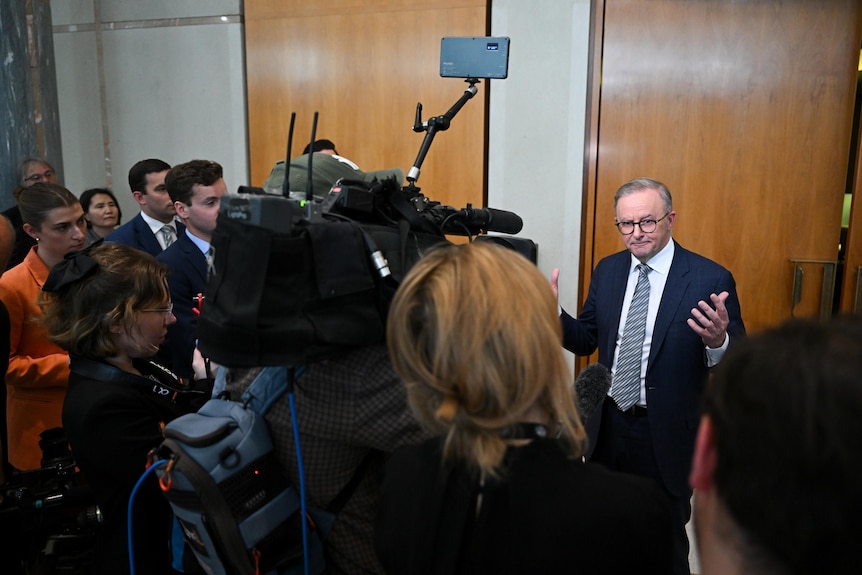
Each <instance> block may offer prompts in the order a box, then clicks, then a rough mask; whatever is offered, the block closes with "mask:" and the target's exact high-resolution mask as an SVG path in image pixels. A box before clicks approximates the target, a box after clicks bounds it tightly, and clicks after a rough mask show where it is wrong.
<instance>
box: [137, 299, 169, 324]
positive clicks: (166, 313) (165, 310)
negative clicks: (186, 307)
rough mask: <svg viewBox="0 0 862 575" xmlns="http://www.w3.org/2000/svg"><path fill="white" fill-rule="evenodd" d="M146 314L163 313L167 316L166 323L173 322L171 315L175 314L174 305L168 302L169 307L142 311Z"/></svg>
mask: <svg viewBox="0 0 862 575" xmlns="http://www.w3.org/2000/svg"><path fill="white" fill-rule="evenodd" d="M141 311H142V312H144V313H147V312H153V313H163V314H165V323H167V322H169V321H171V314H172V313H173V312H174V303H173V302H168V307H164V308H161V309H142V310H141Z"/></svg>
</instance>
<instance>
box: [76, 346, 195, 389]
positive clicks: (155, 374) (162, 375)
mask: <svg viewBox="0 0 862 575" xmlns="http://www.w3.org/2000/svg"><path fill="white" fill-rule="evenodd" d="M135 367H136V368H138V370H139V371H140V372H141V373H142V374H143V375H137V374H134V373H129V372H126V371H123V370H121V369H118V368H116V367H114V366H113V365H110V364H107V363H103V362H101V361H94V360H92V359H88V358H85V357H80V356H75V355H70V356H69V369H70V370H71V371H72V373H75V374H77V375H80V376H82V377H86V378H89V379H94V380H97V381H104V382H105V383H119V384H123V385H133V386H136V387H138V388H140V389H142V390H147V391H149V392H150V393H153V394H155V395H158V396H161V397H166V398H171V399H173V398H175V397H176V396H177V395H179V394H183V395H187V394H191V395H203V393H204V392H203V391H200V390H193V389H189V388H188V387H186V386H185V385H183V383H182V382H181V381H180V380H179V378H178V377H177V376H176V375H174V374H173V373H172V372H171V371H170V370H169V369H167V368H166V367H164V366H161V365H159V364H157V363H155V362H153V361H149V360H136V361H135Z"/></svg>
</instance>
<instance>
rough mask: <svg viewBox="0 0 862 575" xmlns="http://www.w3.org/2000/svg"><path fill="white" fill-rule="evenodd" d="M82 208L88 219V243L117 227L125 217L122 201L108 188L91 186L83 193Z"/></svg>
mask: <svg viewBox="0 0 862 575" xmlns="http://www.w3.org/2000/svg"><path fill="white" fill-rule="evenodd" d="M81 208H83V210H84V218H86V220H87V245H90V244H92V243H93V242H96V241H98V240H100V239H102V238H104V237H105V236H107V235H108V234H110V233H111V232H113V231H114V229H116V227H117V226H119V225H120V224H121V223H122V222H121V220H122V219H123V212H122V211H121V210H120V203H119V202H118V201H117V198H116V197H115V196H114V193H113V192H112V191H111V190H109V189H108V188H90V189H89V190H84V191H83V192H82V193H81Z"/></svg>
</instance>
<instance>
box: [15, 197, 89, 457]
mask: <svg viewBox="0 0 862 575" xmlns="http://www.w3.org/2000/svg"><path fill="white" fill-rule="evenodd" d="M18 206H19V208H20V209H21V216H22V219H23V220H24V224H23V229H24V232H25V233H27V234H28V235H29V236H30V237H32V238H33V239H34V240H36V245H35V246H33V247H32V248H30V251H29V252H28V254H27V256H26V257H25V258H24V261H22V262H21V263H20V264H18V265H16V266H15V267H13V268H12V269H10V270H9V271H7V272H6V273H4V274H3V276H2V277H0V300H2V301H3V303H4V304H6V308H7V309H8V311H9V323H10V330H9V344H10V349H9V367H8V368H7V370H6V389H7V392H6V398H7V404H6V416H7V421H6V424H7V429H8V433H9V437H8V441H9V453H8V458H9V463H10V464H11V465H12V467H13V468H15V469H18V470H27V469H36V468H38V467H41V459H42V452H41V449H40V447H39V434H40V433H42V432H43V431H45V430H46V429H51V428H54V427H59V426H60V425H61V421H60V412H61V410H62V407H63V398H64V397H65V395H66V386H67V384H68V379H69V358H68V354H67V353H66V352H65V351H64V350H63V349H62V348H60V347H59V346H57V345H56V344H55V343H53V342H51V341H50V340H49V339H48V334H47V332H46V330H45V327H44V326H43V325H41V324H40V323H39V322H37V321H34V320H36V319H37V318H39V317H40V316H41V315H42V314H41V312H40V311H39V307H38V305H37V298H38V295H39V289H40V288H41V287H42V284H44V283H45V280H46V278H47V277H48V272H49V271H50V269H51V268H52V267H53V266H54V265H55V264H56V263H58V262H60V261H62V260H63V256H64V255H65V254H66V253H68V252H71V251H75V250H79V249H81V248H82V247H84V234H85V224H84V211H83V210H82V209H81V204H80V203H79V202H78V198H76V197H75V196H74V195H73V194H72V192H70V191H69V190H67V189H66V188H64V187H63V186H60V185H57V184H52V183H46V182H39V183H35V184H33V185H32V186H30V187H28V188H24V189H23V190H22V191H21V194H20V196H19V197H18Z"/></svg>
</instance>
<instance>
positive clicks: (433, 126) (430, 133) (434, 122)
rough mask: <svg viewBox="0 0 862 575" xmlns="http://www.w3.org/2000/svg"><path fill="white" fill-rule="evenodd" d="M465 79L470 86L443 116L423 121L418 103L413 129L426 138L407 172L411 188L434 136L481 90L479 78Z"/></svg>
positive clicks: (446, 127) (417, 177) (420, 103)
mask: <svg viewBox="0 0 862 575" xmlns="http://www.w3.org/2000/svg"><path fill="white" fill-rule="evenodd" d="M464 81H465V82H468V83H469V84H470V86H469V87H468V88H467V89H465V90H464V94H463V95H462V96H461V97H460V98H458V101H457V102H455V103H454V104H453V105H452V107H451V108H449V110H448V111H447V112H446V113H445V114H443V115H442V116H434V117H433V118H428V121H427V122H422V102H419V103H418V104H416V119H415V120H414V122H413V131H414V132H425V138H424V139H423V140H422V147H420V148H419V154H418V155H417V156H416V161H415V162H414V163H413V167H412V168H410V170H409V171H408V172H407V181H408V182H410V187H411V188H415V186H414V184H415V182H416V180H418V179H419V169H420V168H421V167H422V162H424V161H425V155H426V154H428V149H429V148H430V147H431V142H433V141H434V136H435V135H436V134H437V132H442V131H444V130H448V129H449V124H451V122H452V118H454V117H455V114H457V113H458V112H459V111H460V110H461V108H463V107H464V104H466V103H467V100H469V99H470V98H472V97H473V96H475V95H476V92H478V91H479V89H478V88H476V84H478V83H479V79H478V78H467V79H466V80H464Z"/></svg>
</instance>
